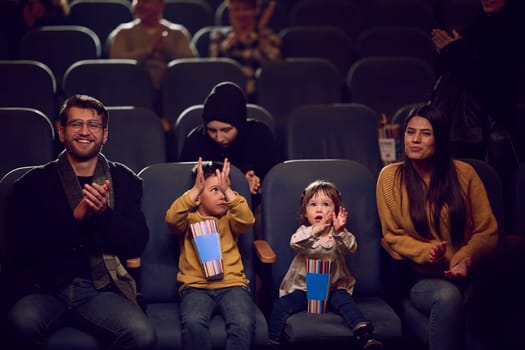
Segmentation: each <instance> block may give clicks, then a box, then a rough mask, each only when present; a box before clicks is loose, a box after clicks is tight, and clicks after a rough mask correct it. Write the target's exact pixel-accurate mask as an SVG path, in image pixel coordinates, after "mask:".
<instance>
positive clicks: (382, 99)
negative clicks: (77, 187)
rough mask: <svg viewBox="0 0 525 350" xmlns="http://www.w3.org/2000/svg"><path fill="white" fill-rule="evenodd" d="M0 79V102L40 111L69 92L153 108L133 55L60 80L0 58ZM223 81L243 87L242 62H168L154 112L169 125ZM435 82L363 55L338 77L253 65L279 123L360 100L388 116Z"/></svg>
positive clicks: (331, 69)
mask: <svg viewBox="0 0 525 350" xmlns="http://www.w3.org/2000/svg"><path fill="white" fill-rule="evenodd" d="M0 78H1V79H2V84H3V85H4V86H9V89H6V91H5V93H4V94H2V96H0V106H19V107H31V108H37V109H40V110H41V111H43V112H44V113H45V114H46V115H55V113H56V109H57V104H60V101H57V99H58V100H60V98H61V97H62V96H70V95H72V94H75V93H84V94H88V95H91V96H94V97H96V98H99V99H100V100H101V101H102V102H104V103H105V104H106V105H107V106H118V105H133V106H143V107H147V108H153V103H154V98H153V88H152V84H151V80H150V78H149V76H148V75H147V73H146V71H145V70H144V68H143V67H142V66H140V65H139V64H138V63H137V62H136V61H135V60H111V59H94V60H80V61H78V62H76V63H73V64H72V65H71V66H69V67H68V68H67V69H65V73H64V77H63V79H62V80H61V81H60V80H56V79H55V75H54V74H53V72H52V71H51V69H49V67H47V66H46V65H44V64H42V63H41V62H36V61H30V60H8V61H0ZM222 81H232V82H234V83H237V84H238V85H239V86H241V87H244V86H246V78H245V76H244V75H243V73H242V68H241V66H240V65H239V64H238V63H237V62H235V61H233V60H231V59H228V58H216V59H213V58H186V59H176V60H173V61H171V62H170V63H169V66H168V69H167V71H166V73H165V75H164V78H163V81H162V85H161V95H162V106H161V109H162V110H161V111H160V112H159V113H160V114H162V117H164V118H166V119H168V120H169V121H170V122H172V123H173V122H174V121H175V119H176V118H177V116H178V115H179V114H180V113H181V112H182V111H183V110H184V109H185V108H187V107H188V106H191V105H194V104H198V103H202V102H203V101H204V99H205V98H206V96H207V95H208V93H209V91H210V90H211V88H212V87H213V86H214V85H215V84H217V83H219V82H222ZM434 82H435V76H434V72H433V69H432V67H431V66H430V65H429V64H428V63H426V62H424V61H422V60H421V59H418V58H412V57H402V56H392V57H367V58H362V59H360V60H358V61H357V62H355V63H354V64H352V66H351V67H350V69H349V70H348V72H346V73H345V74H341V72H340V71H338V69H337V67H336V66H335V65H334V64H332V63H331V62H329V61H328V60H326V59H323V58H306V57H302V58H289V59H285V60H281V61H276V62H271V63H268V64H266V65H265V66H263V67H262V68H261V69H259V71H258V73H257V76H256V87H257V93H256V94H257V103H258V104H260V105H261V106H263V107H265V108H266V109H268V110H269V111H270V112H271V113H272V115H273V116H274V118H276V120H277V121H278V123H279V124H280V123H281V122H284V121H285V120H286V119H287V118H288V116H289V114H290V112H291V111H292V110H293V109H295V108H296V107H298V106H301V105H304V104H316V103H342V102H355V103H363V104H366V105H368V106H370V107H372V108H373V109H374V110H375V111H376V112H377V113H379V114H382V113H384V114H386V115H387V116H388V117H389V118H391V117H392V116H393V114H394V113H395V111H396V110H397V109H398V108H400V107H401V106H403V105H405V104H409V103H415V102H420V101H425V100H427V99H428V97H429V96H430V94H431V91H432V88H433V85H434ZM57 87H60V89H58V88H57ZM188 87H191V88H188ZM55 97H57V99H55Z"/></svg>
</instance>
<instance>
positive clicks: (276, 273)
mask: <svg viewBox="0 0 525 350" xmlns="http://www.w3.org/2000/svg"><path fill="white" fill-rule="evenodd" d="M466 161H468V162H469V163H471V164H472V165H473V166H474V168H475V169H476V171H477V172H478V173H479V174H480V177H481V178H482V180H483V182H484V183H485V186H486V188H487V191H488V194H489V200H490V201H491V206H492V208H493V210H494V212H495V215H496V217H497V219H498V222H500V220H501V218H502V215H503V214H502V213H503V205H502V200H501V198H502V194H501V183H500V182H499V179H498V176H497V175H496V173H495V171H494V169H492V168H491V167H490V166H489V165H488V164H487V163H484V162H482V161H476V160H466ZM194 164H195V163H193V162H191V163H160V164H155V165H151V166H148V167H146V168H144V169H142V170H141V171H140V172H139V176H140V177H141V178H142V179H143V185H144V194H143V199H142V208H143V211H144V213H145V216H146V221H147V224H148V227H149V230H150V240H149V242H148V245H147V247H146V250H145V252H144V254H143V255H142V257H141V260H142V266H141V267H140V269H139V271H138V272H137V273H138V276H139V280H140V289H141V291H142V293H143V295H144V297H145V301H146V303H147V310H148V311H147V312H148V317H150V319H151V320H152V322H153V323H154V325H155V327H156V329H157V335H158V345H157V349H178V348H180V345H181V344H180V342H181V335H180V327H181V326H180V320H179V306H178V303H179V295H178V292H177V284H176V275H177V271H178V268H177V265H178V259H177V258H178V257H177V254H178V253H177V252H178V243H177V240H176V239H175V237H174V236H173V235H172V234H171V233H170V232H169V231H168V228H167V227H166V225H165V222H164V215H165V211H166V209H167V208H168V207H169V205H170V204H171V202H172V201H173V199H174V198H176V197H177V196H179V195H180V194H182V193H183V192H184V191H185V190H187V188H189V187H191V184H192V181H191V175H190V174H191V168H192V167H193V166H194ZM29 168H30V167H26V168H19V169H17V170H15V171H13V172H11V173H10V174H9V175H8V176H7V177H4V178H3V179H2V180H1V181H0V229H1V230H2V231H1V232H0V233H1V235H0V239H1V240H2V243H3V240H4V239H5V235H6V234H8V233H6V232H5V231H4V226H3V223H4V220H5V217H4V216H3V215H4V209H5V200H6V197H7V195H8V193H9V191H10V190H11V187H12V184H13V181H15V179H16V178H18V177H19V176H21V175H22V174H24V173H25V172H26V171H27V170H29ZM231 174H232V183H233V186H234V188H236V190H238V191H239V192H240V193H241V194H242V195H244V196H245V197H246V198H247V200H248V201H250V195H249V190H248V187H247V183H246V181H245V179H244V176H243V174H242V173H241V172H240V171H239V170H238V169H237V168H235V167H232V172H231ZM318 178H323V179H328V180H331V181H334V182H335V183H336V184H337V185H338V187H339V189H340V190H341V191H342V192H343V194H344V196H343V201H344V205H345V207H346V208H347V209H348V213H349V219H348V228H349V230H351V231H352V232H353V233H354V234H355V235H356V238H357V240H358V242H359V249H358V251H357V253H356V254H355V255H353V256H352V257H351V259H350V260H349V261H348V264H349V265H350V266H351V269H352V271H353V272H355V275H356V278H357V280H358V281H359V282H358V284H357V286H356V289H355V292H354V296H355V298H356V300H357V302H358V304H359V306H360V308H361V309H362V310H363V312H364V314H365V316H366V317H367V318H368V319H370V320H371V321H372V322H373V323H374V325H375V333H376V335H377V336H378V338H380V339H381V340H383V341H384V342H385V343H386V344H387V345H388V346H389V349H406V348H411V349H413V347H407V346H409V345H407V344H410V346H411V345H412V341H413V339H416V340H417V343H420V342H421V343H423V344H424V343H427V342H428V329H426V328H425V327H424V326H425V325H426V324H427V325H428V320H424V318H422V317H423V316H422V315H417V314H414V313H413V311H414V310H411V311H412V312H406V311H407V310H401V311H400V312H396V311H395V310H394V309H393V307H392V306H391V305H390V304H389V303H388V302H387V299H385V297H388V288H389V286H388V285H384V284H383V282H384V278H385V277H386V276H385V275H384V274H385V273H386V271H385V270H384V264H383V261H382V259H384V258H385V255H384V254H383V253H382V251H381V246H380V244H379V240H380V237H381V231H380V223H379V220H378V217H377V208H376V199H375V185H376V177H375V176H374V175H373V174H372V173H371V172H370V171H369V170H368V169H367V168H366V167H365V166H363V165H362V164H359V163H358V162H354V161H351V160H326V159H325V160H292V161H288V162H283V163H279V164H277V165H276V166H275V167H273V168H272V169H271V170H270V172H269V173H268V175H267V177H266V179H265V182H264V184H263V188H262V194H263V196H262V198H263V203H262V204H263V213H262V227H263V240H264V241H265V242H266V243H268V244H269V245H270V247H272V248H273V250H274V252H275V254H276V256H277V259H275V260H274V259H270V260H269V261H266V262H265V263H262V262H259V263H257V262H256V261H257V254H258V253H260V252H259V251H258V250H257V247H258V246H260V244H261V241H257V242H256V243H255V244H254V241H253V234H252V233H251V232H248V233H247V234H245V235H243V236H242V237H241V238H240V240H239V246H240V249H241V253H242V257H243V262H244V266H245V272H246V273H247V275H248V277H249V279H250V281H251V283H252V289H251V290H252V293H254V297H255V291H256V285H255V271H256V264H261V263H262V264H263V268H262V269H260V270H259V272H260V273H261V276H262V282H261V283H262V285H261V286H260V290H261V291H264V292H261V293H260V295H259V299H258V306H259V307H258V309H257V313H256V319H257V326H256V333H255V346H256V347H257V346H259V347H260V346H262V345H264V344H265V341H266V338H267V323H266V319H265V317H264V315H265V314H267V313H268V312H269V310H270V309H271V305H272V302H273V301H274V300H275V299H276V298H277V296H278V288H279V284H280V281H281V279H282V277H283V275H284V274H285V272H286V270H287V268H288V266H289V263H290V261H291V259H292V258H293V255H294V254H293V252H292V251H291V249H290V247H289V244H288V240H289V234H291V233H292V232H294V230H295V229H296V226H297V222H296V219H295V213H296V209H297V208H296V206H297V198H298V196H299V194H300V192H301V191H302V189H303V188H304V187H305V185H306V184H308V183H309V182H311V181H312V180H314V179H318ZM515 184H516V193H517V196H516V201H517V202H516V203H515V207H514V208H515V209H517V210H520V212H521V214H522V215H521V216H522V217H523V213H524V210H525V206H524V198H525V192H524V191H525V164H523V165H522V166H521V167H520V170H519V172H518V173H517V176H516V183H515ZM518 193H519V194H518ZM283 232H285V233H286V232H288V234H283ZM0 246H2V247H5V245H4V244H2V245H0ZM7 249H9V247H7ZM1 253H2V257H3V256H4V255H3V254H5V251H3V252H1ZM4 273H5V271H4ZM390 277H393V276H390ZM393 280H395V278H393V279H392V281H393ZM390 287H391V286H390ZM402 325H403V326H402ZM402 327H403V328H402ZM285 332H286V336H287V338H288V339H289V341H290V342H291V343H292V344H293V345H295V346H299V347H300V346H307V345H309V346H311V345H312V344H317V343H320V342H322V344H324V345H325V346H326V345H329V346H330V347H331V348H333V347H334V346H337V345H340V346H341V345H343V346H345V347H346V348H348V347H351V348H353V347H352V346H353V345H352V344H353V343H352V333H351V331H350V330H349V328H348V327H347V326H345V324H344V321H343V319H342V318H341V317H340V316H339V315H336V314H334V313H331V312H329V313H328V314H326V315H324V316H322V317H311V316H308V315H307V313H306V312H303V313H299V314H296V315H294V316H293V317H290V318H289V319H288V321H287V326H286V328H285ZM211 334H212V339H213V340H212V342H213V346H214V348H216V349H218V348H223V347H224V342H225V336H226V334H225V326H224V321H223V319H222V317H221V316H218V315H216V316H214V319H213V321H212V323H211ZM0 343H2V344H3V342H2V340H0ZM105 345H106V344H104V343H103V341H101V340H100V339H96V338H94V337H93V336H91V335H88V334H87V333H85V332H83V331H80V330H79V329H76V328H70V327H68V328H60V329H58V330H56V331H55V332H54V333H53V334H52V335H51V337H50V338H49V340H48V344H47V348H48V349H101V348H103V347H104V346H105ZM3 348H4V349H6V348H7V349H9V348H8V347H4V346H3Z"/></svg>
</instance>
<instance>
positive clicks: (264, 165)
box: [179, 82, 280, 232]
mask: <svg viewBox="0 0 525 350" xmlns="http://www.w3.org/2000/svg"><path fill="white" fill-rule="evenodd" d="M247 117H248V115H247V109H246V97H245V95H244V93H243V92H242V90H241V88H240V87H239V86H238V85H236V84H234V83H232V82H223V83H219V84H217V85H216V86H215V87H214V88H213V89H212V91H211V92H210V94H209V95H208V97H207V98H206V100H205V101H204V109H203V112H202V121H203V123H202V125H200V126H198V127H196V128H195V129H193V130H192V131H191V132H190V133H189V135H188V136H187V138H186V141H185V142H184V146H183V149H182V151H181V154H180V156H179V161H181V162H191V161H195V159H198V158H199V157H201V158H202V159H204V160H214V161H221V160H222V159H224V158H228V159H229V160H230V162H231V164H232V165H234V166H236V167H237V168H239V169H240V170H241V171H242V172H243V174H244V175H245V177H246V180H247V181H248V185H249V187H250V192H251V193H252V207H253V208H254V211H255V216H256V217H257V218H258V217H259V214H260V207H259V204H260V194H259V190H260V188H261V185H262V181H263V179H264V176H265V175H266V173H267V172H268V171H269V170H270V169H271V168H272V167H273V166H274V165H275V164H277V163H278V162H279V160H280V157H279V152H278V149H277V144H276V142H275V138H274V136H273V134H272V132H271V131H270V129H269V128H268V127H267V126H266V125H265V124H264V123H262V122H260V121H257V120H247ZM257 222H260V220H257ZM257 230H258V229H257V228H256V232H259V231H257Z"/></svg>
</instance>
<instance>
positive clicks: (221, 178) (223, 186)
mask: <svg viewBox="0 0 525 350" xmlns="http://www.w3.org/2000/svg"><path fill="white" fill-rule="evenodd" d="M215 173H216V174H217V180H218V181H217V183H218V185H219V189H220V190H221V192H222V193H223V194H224V197H225V198H226V201H227V202H229V201H231V200H232V199H233V197H235V193H234V192H233V190H232V189H231V181H230V161H229V160H228V158H224V163H223V165H222V170H221V171H219V169H217V170H215Z"/></svg>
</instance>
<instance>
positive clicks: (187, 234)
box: [166, 192, 255, 291]
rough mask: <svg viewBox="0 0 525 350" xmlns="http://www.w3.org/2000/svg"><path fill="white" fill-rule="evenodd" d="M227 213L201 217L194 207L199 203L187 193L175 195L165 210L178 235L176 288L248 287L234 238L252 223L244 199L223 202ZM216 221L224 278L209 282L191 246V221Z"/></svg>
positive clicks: (252, 219) (237, 196)
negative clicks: (226, 207)
mask: <svg viewBox="0 0 525 350" xmlns="http://www.w3.org/2000/svg"><path fill="white" fill-rule="evenodd" d="M226 204H227V206H228V211H227V213H226V214H225V215H224V216H222V217H221V218H215V217H203V216H201V215H199V214H198V213H197V212H193V210H194V209H195V208H196V207H197V206H198V202H194V201H192V200H191V198H190V196H189V195H188V192H186V193H184V194H183V195H182V196H180V197H179V198H177V199H176V200H175V201H174V202H173V204H172V205H171V207H170V208H169V209H168V211H167V212H166V223H167V224H168V226H169V227H170V229H171V230H172V231H173V232H174V233H175V234H176V235H178V237H179V245H180V255H179V273H178V274H177V281H178V282H179V283H181V287H180V288H179V291H181V290H182V289H183V288H184V287H185V286H192V287H195V288H206V289H217V288H224V287H232V286H243V287H248V283H249V281H248V279H247V278H246V275H245V274H244V266H243V263H242V260H241V254H240V252H239V249H238V247H237V239H238V238H239V235H240V234H241V233H245V232H246V231H248V230H249V229H250V228H251V227H252V226H253V224H254V222H255V218H254V216H253V213H252V211H251V210H250V207H249V206H248V203H247V202H246V199H245V198H244V197H243V196H241V195H239V194H237V195H236V197H235V198H234V199H233V200H232V201H231V202H228V203H226ZM203 220H215V222H216V225H217V229H218V231H219V236H220V246H221V251H222V260H223V267H224V278H223V279H220V280H215V281H208V280H207V279H206V277H205V275H204V270H203V268H202V265H201V263H200V260H199V257H198V254H197V252H196V250H195V248H194V244H193V237H192V234H191V230H190V224H193V223H196V222H199V221H203Z"/></svg>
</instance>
